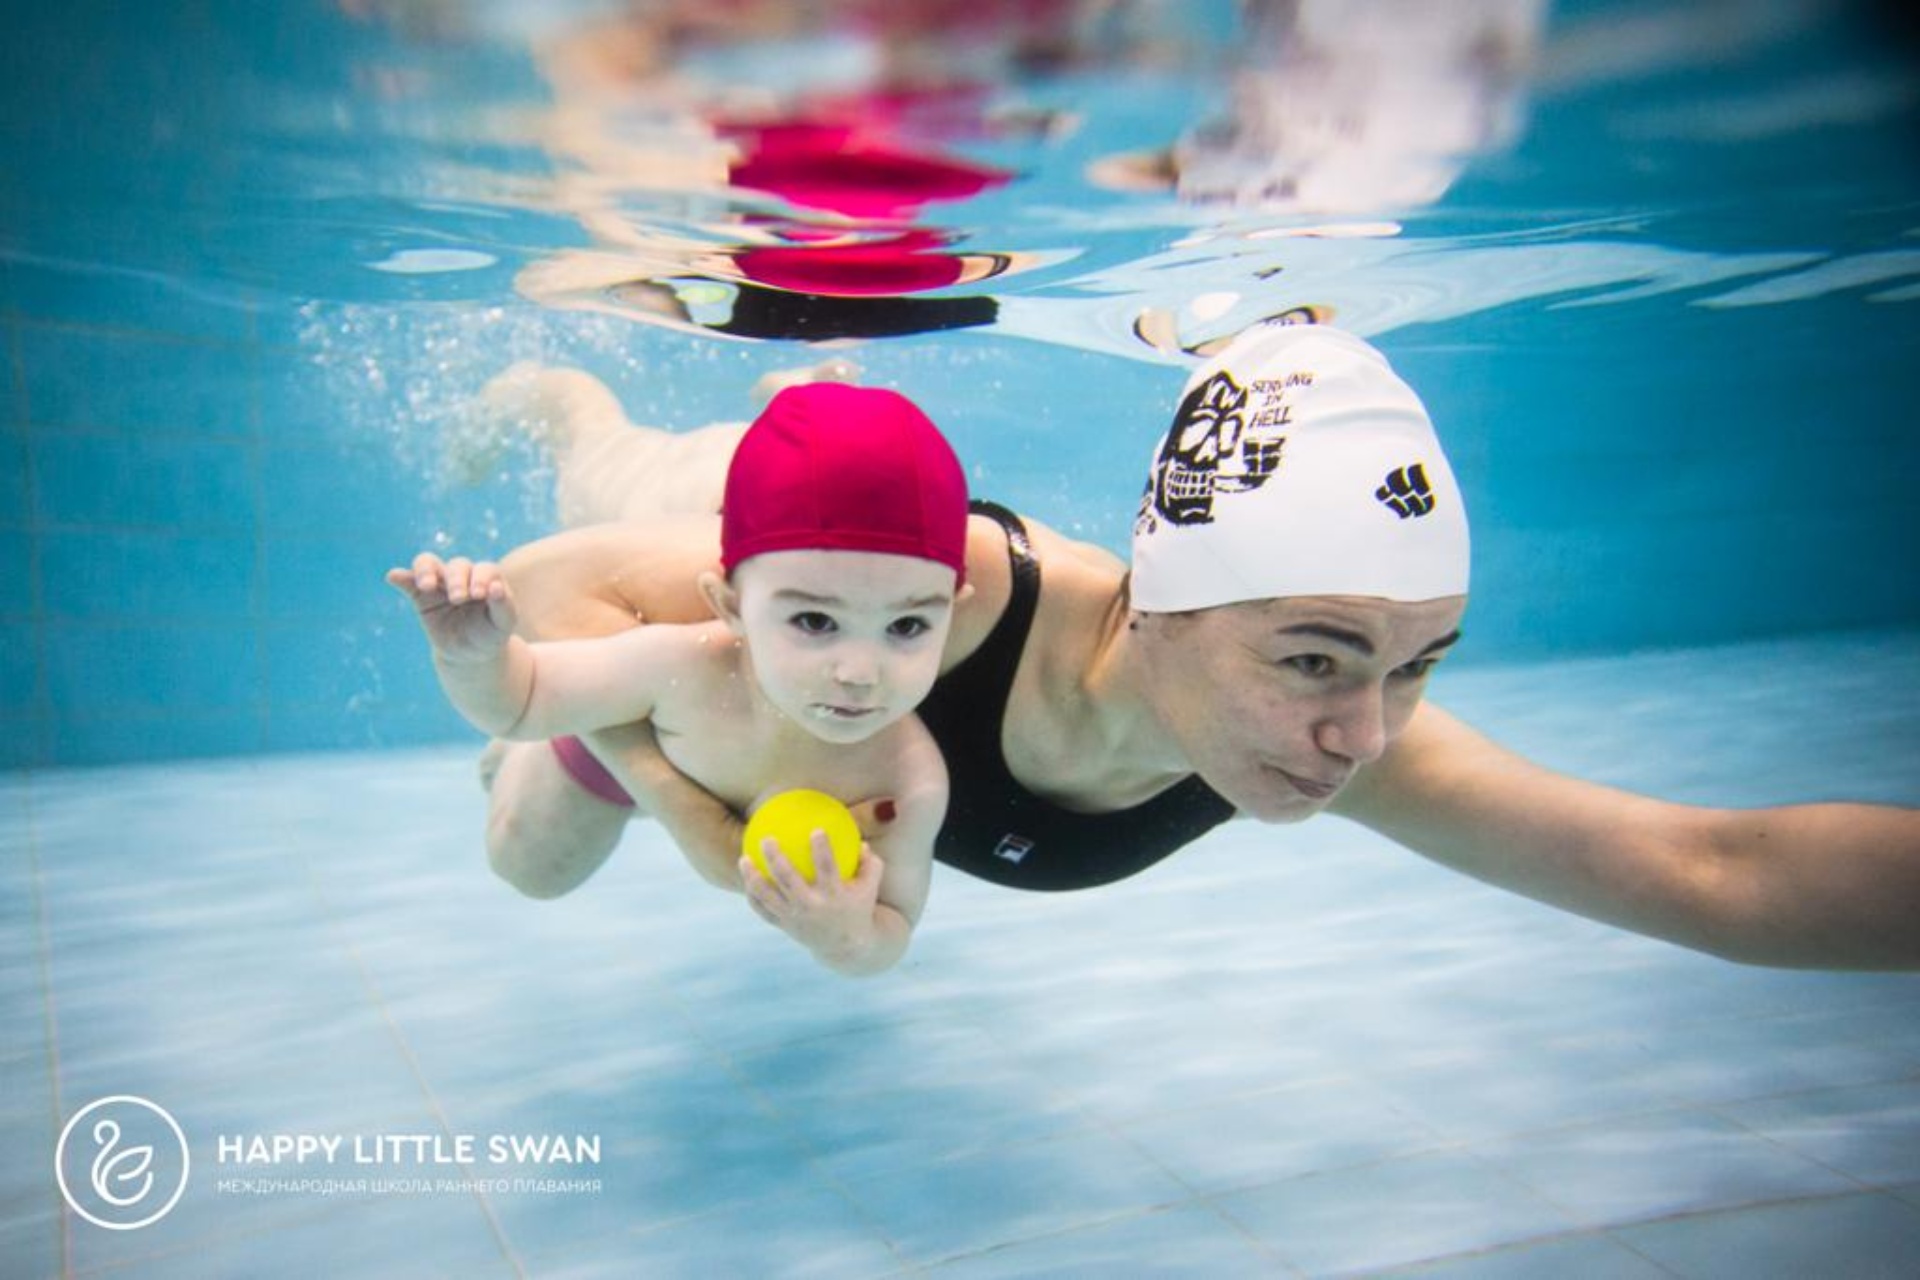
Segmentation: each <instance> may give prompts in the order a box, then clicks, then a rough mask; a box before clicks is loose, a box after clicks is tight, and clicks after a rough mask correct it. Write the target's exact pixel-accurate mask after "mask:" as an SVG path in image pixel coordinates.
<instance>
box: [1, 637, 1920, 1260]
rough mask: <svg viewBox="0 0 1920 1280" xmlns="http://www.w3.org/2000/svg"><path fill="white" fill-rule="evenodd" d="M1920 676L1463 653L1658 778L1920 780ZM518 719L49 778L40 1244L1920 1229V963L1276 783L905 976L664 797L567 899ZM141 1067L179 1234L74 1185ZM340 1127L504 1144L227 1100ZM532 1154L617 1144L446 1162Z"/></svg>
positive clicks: (873, 1242)
mask: <svg viewBox="0 0 1920 1280" xmlns="http://www.w3.org/2000/svg"><path fill="white" fill-rule="evenodd" d="M1916 690H1920V637H1916V636H1914V635H1912V634H1880V635H1870V636H1840V637H1829V638H1814V639H1806V640H1796V641H1791V642H1782V643H1774V644H1765V645H1751V646H1742V647H1738V648H1730V649H1715V650H1709V651H1700V652H1689V653H1675V654H1654V655H1641V656H1636V657H1630V658H1618V659H1607V660H1593V661H1580V662H1569V663H1560V664H1554V665H1548V666H1534V667H1526V668H1512V669H1498V670H1494V669H1489V670H1479V671H1465V672H1460V673H1455V674H1451V675H1448V676H1444V677H1442V679H1441V681H1440V683H1439V685H1438V688H1437V690H1436V696H1437V697H1438V699H1439V700H1440V701H1442V702H1444V703H1446V704H1447V705H1449V706H1450V707H1452V708H1453V709H1455V710H1457V711H1459V712H1460V713H1462V714H1463V715H1465V716H1466V717H1467V718H1469V719H1470V720H1473V721H1474V722H1476V723H1478V724H1479V725H1481V726H1482V727H1483V728H1485V729H1487V730H1488V731H1490V732H1492V733H1493V734H1494V736H1496V737H1498V738H1500V739H1502V740H1503V741H1506V742H1508V743H1509V744H1510V745H1513V746H1515V747H1517V748H1519V749H1521V750H1523V751H1525V752H1527V753H1529V754H1531V755H1533V756H1534V757H1536V758H1538V759H1541V760H1543V761H1546V762H1548V763H1551V764H1555V765H1557V766H1561V767H1564V768H1567V769H1570V770H1572V771H1574V772H1578V773H1581V774H1583V775H1586V776H1591V777H1596V778H1601V779H1604V780H1607V781H1610V782H1613V783H1616V784H1618V785H1622V786H1626V787H1629V788H1634V789H1639V790H1644V791H1648V792H1652V793H1656V794H1662V795H1666V796H1670V797H1673V798H1678V799H1689V800H1700V801H1718V802H1724V803H1730V804H1750V803H1759V802H1762V801H1765V800H1772V799H1778V800H1788V799H1816V798H1837V797H1853V798H1866V799H1882V800H1890V801H1900V802H1905V803H1910V804H1911V803H1915V802H1920V768H1916V765H1917V764H1920V705H1917V704H1920V695H1916V693H1915V691H1916ZM472 754H473V753H472V752H471V751H470V750H465V749H459V750H450V749H441V750H433V751H424V752H423V751H409V752H393V753H386V754H367V755H358V756H339V755H335V756H303V757H272V758H264V759H241V760H228V761H212V762H194V763H186V764H177V765H172V766H167V767H142V768H128V769H100V770H88V771H73V772H59V773H42V774H35V775H25V774H12V775H0V856H3V857H4V861H0V870H3V871H4V882H0V883H3V887H0V954H3V955H4V961H5V963H4V965H0V991H3V992H4V1005H3V1006H0V1007H3V1008H4V1011H5V1018H6V1026H7V1035H6V1037H5V1046H4V1051H3V1052H0V1082H3V1083H4V1093H3V1094H0V1125H3V1126H4V1127H3V1128H0V1150H3V1151H4V1157H3V1158H0V1258H4V1259H6V1262H5V1264H4V1267H0V1270H4V1272H5V1274H6V1275H7V1276H9V1277H12V1276H20V1277H34V1276H61V1275H74V1276H89V1275H103V1276H110V1277H120V1276H141V1277H156V1276H158V1277H171V1276H182V1277H189V1276H190V1277H196V1278H199V1277H208V1276H235V1277H242V1276H244V1277H257V1276H263V1275H314V1276H361V1275H365V1276H380V1277H388V1276H403V1277H411V1276H448V1277H477V1276H517V1275H527V1276H543V1277H544V1276H556V1277H557V1276H565V1277H588V1276H607V1277H615V1276H619V1277H626V1276H646V1277H653V1276H679V1275H687V1276H701V1277H710V1276H812V1275H817V1276H827V1277H836V1278H837V1277H865V1276H873V1277H880V1276H894V1275H928V1276H937V1277H943V1278H945V1277H982V1276H996V1277H999V1276H1060V1275H1086V1276H1129V1277H1132V1276H1150V1275H1173V1276H1226V1277H1239V1276H1254V1275H1271V1276H1290V1277H1301V1276H1324V1275H1387V1276H1416V1275H1417V1276H1436V1277H1438V1276H1444V1277H1533V1276H1545V1275H1551V1276H1555V1277H1564V1278H1577V1277H1589V1276H1591V1277H1602V1276H1604V1277H1643V1276H1644V1277H1673V1276H1679V1277H1687V1278H1688V1280H1707V1278H1709V1277H1740V1278H1741V1280H1763V1278H1766V1277H1781V1278H1783V1280H1785V1278H1787V1277H1792V1278H1794V1280H1800V1278H1802V1277H1808V1276H1819V1277H1823V1278H1826V1280H1833V1278H1847V1277H1867V1276H1889V1277H1892V1276H1902V1277H1910V1276H1912V1275H1914V1274H1915V1273H1916V1272H1915V1268H1916V1267H1917V1266H1920V1262H1916V1259H1920V976H1901V975H1893V976H1888V975H1853V974H1821V973H1798V972H1776V971H1766V970H1759V969H1751V968H1743V967H1739V966H1735V965H1732V964H1728V963H1724V962H1722V961H1719V960H1715V959H1711V958H1707V957H1703V956H1698V955H1693V954H1689V953H1687V952H1684V951H1681V950H1678V949H1676V948H1673V947H1670V946H1667V945H1665V944H1662V943H1658V942H1652V941H1648V940H1645V939H1641V938H1637V937H1632V936H1629V935H1625V934H1622V933H1618V932H1616V931H1614V930H1611V929H1608V928H1605V927H1602V926H1598V925H1593V924H1589V923H1587V922H1585V921H1582V920H1578V919H1575V918H1572V917H1569V916H1564V915H1560V914H1557V913H1555V912H1552V911H1550V910H1547V909H1545V908H1542V907H1539V906H1536V905H1533V904H1531V903H1529V902H1526V901H1523V900H1520V899H1517V898H1513V897H1510V896H1507V895H1503V894H1500V893H1497V892H1495V891H1492V890H1490V889H1486V888H1484V887H1482V886H1480V885H1478V884H1476V883H1474V882H1471V881H1467V880H1464V879H1461V878H1459V877H1457V876H1454V875H1452V874H1451V873H1448V872H1446V871H1443V870H1441V869H1438V868H1436V867H1433V866H1430V865H1428V864H1426V863H1424V862H1422V861H1421V860H1419V859H1418V858H1415V857H1412V856H1410V855H1407V854H1405V853H1403V852H1400V851H1398V850H1396V849H1395V848H1394V847H1393V846H1391V845H1388V844H1386V843H1384V842H1383V841H1381V840H1380V839H1378V838H1377V837H1374V836H1373V835H1371V834H1370V833H1367V832H1365V831H1363V830H1361V829H1359V828H1357V827H1354V826H1351V825H1349V824H1346V823H1343V822H1341V821H1339V820H1336V819H1326V820H1320V821H1316V822H1314V823H1311V824H1308V825H1306V826H1302V827H1295V828H1259V827H1253V826H1251V825H1245V824H1235V825H1234V827H1232V828H1230V829H1229V830H1228V831H1227V832H1225V833H1224V834H1222V835H1220V836H1218V837H1216V838H1214V839H1212V840H1210V841H1209V842H1208V843H1206V844H1205V845H1203V846H1201V847H1199V848H1196V849H1194V850H1191V851H1189V853H1188V854H1186V855H1184V856H1182V857H1180V858H1178V859H1175V860H1174V861H1172V862H1170V863H1167V864H1163V865H1162V866H1161V867H1160V868H1157V869H1155V870H1154V871H1152V872H1150V873H1148V874H1147V875H1145V876H1142V877H1140V878H1138V879H1136V880H1134V881H1131V882H1128V883H1125V884H1122V885H1119V886H1116V887H1113V888H1110V889H1106V890H1102V891H1097V892H1093V893H1088V894H1082V895H1070V896H1064V897H1051V896H1037V895H1035V896H1022V895H1016V894H1013V893H1011V892H1009V891H1005V890H1000V889H995V888H993V887H990V886H985V885H982V884H979V883H977V882H972V881H968V880H964V879H962V878H960V877H959V876H957V875H953V874H948V873H943V874H942V875H941V876H940V877H939V878H938V879H937V880H936V883H935V887H934V893H933V898H932V903H931V905H930V907H929V909H928V912H927V916H926V919H925V921H924V922H923V924H922V926H921V930H920V936H919V937H918V939H917V940H916V942H915V945H914V948H913V952H912V953H911V955H910V956H909V958H908V960H907V962H906V963H905V964H904V965H903V967H902V968H901V969H900V970H898V971H896V972H895V973H893V974H890V975H887V976H886V977H883V978H881V979H878V980H874V981H869V982H864V983H858V982H848V981H844V980H840V979H836V978H834V977H833V976H831V975H829V974H827V973H825V972H824V971H820V970H817V969H815V968H814V967H813V966H812V964H811V962H809V961H808V960H806V959H805V957H804V956H802V955H800V954H799V953H798V952H797V951H795V950H794V949H792V948H791V945H790V944H788V943H786V942H785V941H784V940H783V939H782V938H780V937H779V936H778V935H776V934H774V933H772V932H771V931H770V930H768V929H767V928H766V927H765V926H763V925H761V924H760V923H759V922H758V921H757V920H755V919H754V918H753V917H752V916H751V915H750V914H749V913H748V912H747V910H746V909H745V908H744V906H743V905H742V904H741V903H740V902H739V901H738V900H736V899H732V898H729V897H727V896H725V895H722V894H719V893H717V892H715V891H713V890H711V889H709V888H707V887H705V886H704V885H703V884H701V883H699V882H698V881H697V880H696V879H695V878H694V877H693V875H692V874H691V873H690V872H689V871H687V870H686V869H685V868H684V867H683V866H682V865H681V864H680V863H679V861H678V859H677V855H675V854H674V853H673V852H672V851H671V850H670V849H668V848H667V847H665V846H664V845H663V844H662V843H661V842H660V840H659V839H658V837H657V836H655V835H654V834H653V833H652V832H650V831H648V830H645V829H636V830H635V831H634V832H633V833H632V835H631V836H630V837H629V839H628V841H627V843H626V844H625V845H624V846H623V847H622V848H621V850H620V852H619V853H618V854H617V855H616V857H615V858H614V860H613V861H612V862H611V863H610V864H609V865H608V867H607V868H606V869H605V870H604V871H603V872H602V873H601V874H600V876H599V877H597V878H596V879H595V880H594V881H592V882H591V883H590V884H589V885H588V886H587V887H586V888H585V889H583V890H582V891H580V892H578V893H576V894H575V895H573V896H572V897H570V898H567V899H564V900H561V901H558V902H552V903H535V902H530V901H526V900H522V899H519V898H517V897H516V896H515V895H514V894H513V893H512V892H511V891H509V890H508V889H506V888H505V887H504V886H502V885H501V884H499V883H498V882H496V881H495V880H494V879H493V878H492V877H491V875H490V874H489V873H488V871H487V870H486V867H485V865H484V859H483V856H482V855H481V853H480V826H481V809H480V797H479V793H478V790H477V788H476V785H475V783H474V780H473V772H472V763H471V756H472ZM116 1094H133V1095H139V1096H141V1097H144V1098H148V1099H152V1100H154V1101H156V1102H159V1103H161V1104H162V1105H163V1106H165V1107H166V1108H167V1109H168V1111H170V1112H171V1114H172V1115H173V1116H174V1117H175V1118H176V1119H177V1120H178V1121H179V1123H180V1125H181V1127H182V1129H183V1131H184V1133H185V1134H186V1135H187V1141H188V1143H189V1147H190V1150H191V1153H192V1157H193V1172H192V1177H191V1179H190V1181H189V1184H188V1187H187V1189H186V1192H185V1193H184V1194H183V1195H182V1197H181V1199H180V1201H179V1203H178V1205H177V1206H176V1207H175V1208H174V1210H173V1211H172V1212H171V1213H170V1214H169V1215H168V1216H167V1217H166V1218H164V1219H163V1220H161V1221H159V1222H157V1223H155V1224H154V1225H152V1226H149V1227H146V1228H144V1229H142V1230H136V1231H108V1230H102V1229H100V1228H98V1227H95V1226H93V1225H92V1224H90V1223H88V1222H87V1221H85V1220H83V1219H81V1218H78V1217H76V1216H75V1215H73V1214H72V1213H69V1212H66V1211H64V1209H63V1207H62V1202H61V1199H60V1196H59V1193H58V1191H57V1190H56V1189H55V1187H54V1186H53V1182H52V1177H51V1170H52V1152H53V1148H54V1145H55V1141H56V1138H57V1135H58V1133H59V1130H60V1128H61V1126H62V1125H64V1124H65V1123H66V1121H67V1120H68V1119H69V1118H71V1117H72V1116H73V1115H74V1114H75V1113H76V1112H78V1111H79V1110H80V1109H81V1108H82V1107H84V1106H86V1105H87V1104H88V1103H89V1102H91V1101H92V1100H94V1099H97V1098H101V1097H104V1096H109V1095H116ZM302 1133H304V1134H321V1135H342V1136H343V1137H344V1139H345V1142H346V1143H347V1144H348V1145H349V1146H350V1145H351V1144H352V1143H353V1142H354V1141H355V1139H356V1138H359V1139H361V1140H362V1141H367V1142H371V1143H374V1144H378V1143H379V1142H380V1141H381V1140H382V1135H389V1134H435V1135H440V1136H441V1137H442V1138H443V1139H450V1138H451V1137H452V1136H453V1135H459V1134H471V1135H476V1137H477V1139H478V1142H479V1144H480V1152H479V1155H478V1157H477V1158H476V1160H475V1161H474V1162H473V1163H472V1164H470V1165H469V1166H467V1167H466V1168H460V1167H456V1166H442V1167H428V1166H423V1165H416V1164H401V1165H387V1166H383V1167H375V1168H371V1169H370V1168H368V1167H365V1166H361V1167H357V1168H356V1167H354V1166H351V1165H349V1164H348V1163H347V1160H346V1157H345V1154H344V1151H343V1153H342V1156H341V1158H340V1159H339V1161H338V1162H337V1163H335V1164H334V1165H333V1166H331V1167H330V1168H329V1167H326V1166H319V1165H316V1164H312V1163H310V1164H308V1165H306V1166H293V1165H290V1164H289V1165H282V1166H278V1167H261V1166H250V1167H242V1166H239V1165H237V1164H235V1163H233V1162H231V1161H227V1162H225V1163H223V1162H222V1159H221V1152H220V1146H219V1139H220V1138H221V1137H222V1136H228V1137H231V1136H234V1135H273V1134H302ZM496 1134H500V1135H529V1134H538V1135H546V1134H564V1135H591V1136H594V1137H597V1138H598V1139H599V1142H600V1147H601V1159H600V1162H599V1163H598V1164H597V1165H587V1164H576V1165H572V1166H567V1165H558V1166H555V1165H547V1166H535V1165H523V1164H507V1165H495V1164H492V1163H490V1162H489V1161H488V1160H487V1158H486V1156H487V1152H486V1149H485V1143H486V1139H487V1137H488V1136H491V1135H496ZM327 1176H331V1177H332V1178H334V1179H335V1185H334V1186H333V1188H332V1191H333V1193H332V1194H327V1193H325V1192H323V1191H321V1190H319V1189H316V1187H315V1185H313V1184H315V1183H318V1182H319V1180H320V1179H321V1178H323V1177H327ZM515 1177H518V1178H529V1177H532V1178H540V1177H545V1178H548V1179H550V1180H551V1182H555V1183H557V1182H560V1181H561V1180H565V1179H572V1180H574V1181H575V1182H576V1183H578V1182H585V1181H589V1180H592V1179H597V1180H598V1184H599V1185H598V1189H597V1190H580V1189H578V1188H577V1186H576V1187H574V1188H573V1189H563V1190H553V1189H551V1186H550V1188H549V1189H547V1190H542V1191H531V1190H526V1189H524V1188H522V1189H518V1190H516V1189H514V1188H513V1186H512V1185H511V1183H510V1182H509V1185H508V1186H507V1188H506V1189H505V1190H501V1189H499V1188H497V1187H483V1188H482V1189H480V1190H477V1191H476V1190H473V1189H471V1188H468V1189H462V1190H440V1189H437V1186H438V1182H437V1180H450V1181H461V1180H465V1181H467V1182H472V1181H474V1180H483V1181H485V1180H510V1179H511V1178H515ZM302 1179H305V1180H307V1182H308V1184H309V1185H307V1186H306V1187H304V1188H301V1187H299V1182H300V1181H301V1180H302ZM382 1179H386V1180H387V1182H386V1184H385V1185H382V1183H381V1180H382ZM356 1180H358V1185H356ZM223 1183H224V1184H225V1186H224V1187H223V1186H222V1184H223Z"/></svg>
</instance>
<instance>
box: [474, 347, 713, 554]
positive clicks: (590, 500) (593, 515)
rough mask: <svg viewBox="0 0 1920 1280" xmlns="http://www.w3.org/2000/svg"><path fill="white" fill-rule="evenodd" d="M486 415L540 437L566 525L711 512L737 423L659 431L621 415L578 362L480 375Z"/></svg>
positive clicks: (603, 386)
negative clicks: (573, 366) (483, 379)
mask: <svg viewBox="0 0 1920 1280" xmlns="http://www.w3.org/2000/svg"><path fill="white" fill-rule="evenodd" d="M481 395H482V399H483V402H484V406H485V413H486V414H487V415H489V416H490V417H492V418H493V419H494V420H496V421H497V422H501V423H511V424H513V425H515V426H517V427H518V429H520V430H522V431H524V432H526V433H527V434H529V435H532V436H533V437H534V438H536V439H538V440H540V441H542V442H543V443H544V444H545V445H546V446H547V448H548V449H549V451H550V452H551V454H552V457H553V467H554V493H555V499H556V505H557V506H558V509H559V517H560V523H561V525H562V526H563V527H565V528H569V529H572V528H578V527H580V526H581V525H588V524H604V523H607V522H610V521H616V520H645V519H649V518H653V517H659V516H672V515H704V514H711V513H712V512H715V511H718V510H719V509H720V495H721V491H722V490H723V488H724V487H725V484H726V474H727V462H728V460H729V459H731V458H732V457H733V450H734V446H735V445H737V444H738V443H739V441H740V432H741V431H742V430H744V428H743V427H741V426H740V425H739V424H732V423H729V424H720V425H716V426H711V427H702V428H700V429H698V430H694V431H683V432H674V431H663V430H661V429H660V428H658V427H643V426H639V425H637V424H635V423H633V422H630V421H628V419H627V415H626V413H625V412H624V411H623V410H622V409H621V407H620V402H619V400H618V399H617V398H616V397H615V396H614V394H613V392H612V391H611V390H609V389H608V387H607V385H606V384H605V383H603V382H601V381H600V380H599V379H598V378H596V377H594V376H593V375H592V374H590V373H585V372H583V371H581V370H579V369H561V368H554V367H550V366H546V365H537V364H531V363H522V364H517V365H514V366H513V367H512V368H510V369H508V370H507V371H506V372H505V373H503V374H501V375H499V376H498V377H496V378H494V379H493V381H491V382H489V383H488V384H487V386H486V389H485V390H484V391H483V392H482V393H481Z"/></svg>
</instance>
